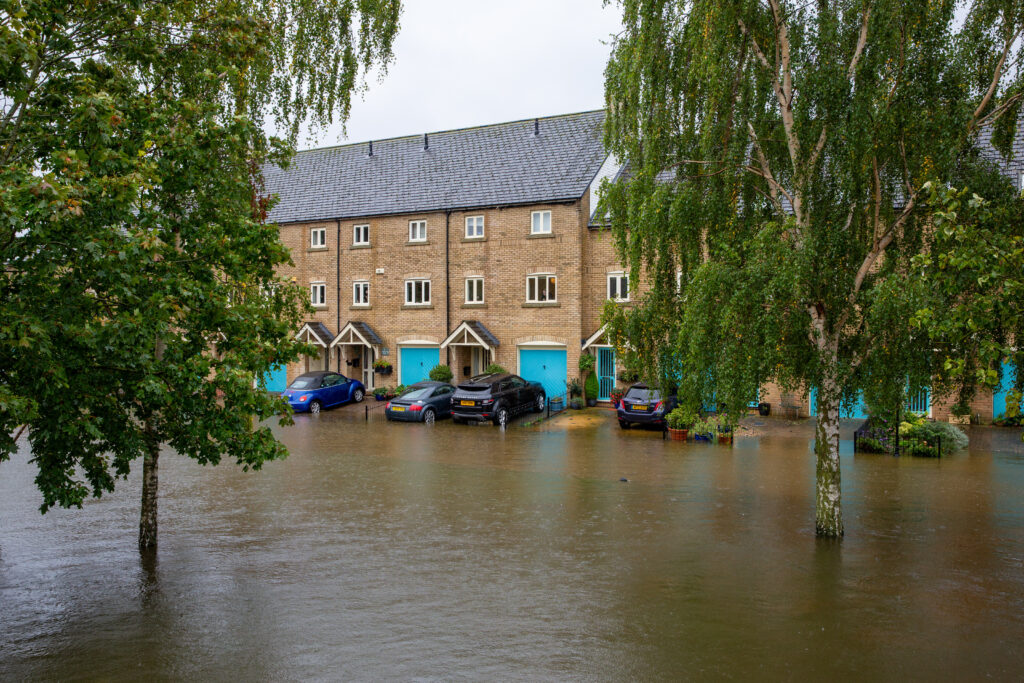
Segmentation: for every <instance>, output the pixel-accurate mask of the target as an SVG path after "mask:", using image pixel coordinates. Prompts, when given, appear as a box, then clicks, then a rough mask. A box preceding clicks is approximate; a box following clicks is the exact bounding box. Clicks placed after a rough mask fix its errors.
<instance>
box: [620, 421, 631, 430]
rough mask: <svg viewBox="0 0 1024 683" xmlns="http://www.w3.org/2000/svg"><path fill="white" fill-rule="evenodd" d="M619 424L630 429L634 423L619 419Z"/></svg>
mask: <svg viewBox="0 0 1024 683" xmlns="http://www.w3.org/2000/svg"><path fill="white" fill-rule="evenodd" d="M619 426H620V427H622V428H623V429H629V428H630V427H631V426H632V425H630V424H629V423H628V422H625V421H623V420H619Z"/></svg>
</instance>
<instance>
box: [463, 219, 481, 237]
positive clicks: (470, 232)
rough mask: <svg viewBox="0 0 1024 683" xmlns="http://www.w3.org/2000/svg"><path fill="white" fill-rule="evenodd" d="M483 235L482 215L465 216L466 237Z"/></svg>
mask: <svg viewBox="0 0 1024 683" xmlns="http://www.w3.org/2000/svg"><path fill="white" fill-rule="evenodd" d="M483 236H484V217H483V216H466V237H469V238H472V237H483Z"/></svg>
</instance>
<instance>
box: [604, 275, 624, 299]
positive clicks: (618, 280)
mask: <svg viewBox="0 0 1024 683" xmlns="http://www.w3.org/2000/svg"><path fill="white" fill-rule="evenodd" d="M613 282H614V283H615V287H616V294H615V295H613V294H612V283H613ZM623 282H625V283H626V296H622V283H623ZM607 283H608V298H609V299H611V300H612V301H629V273H627V272H625V271H621V270H617V271H613V272H611V273H608V278H607Z"/></svg>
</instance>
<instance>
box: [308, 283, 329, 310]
mask: <svg viewBox="0 0 1024 683" xmlns="http://www.w3.org/2000/svg"><path fill="white" fill-rule="evenodd" d="M309 303H311V304H312V305H314V306H326V305H327V285H326V284H325V283H323V282H313V283H311V284H310V285H309Z"/></svg>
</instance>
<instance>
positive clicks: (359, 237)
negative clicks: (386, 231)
mask: <svg viewBox="0 0 1024 683" xmlns="http://www.w3.org/2000/svg"><path fill="white" fill-rule="evenodd" d="M369 243H370V226H369V225H353V226H352V244H354V245H359V244H369Z"/></svg>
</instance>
